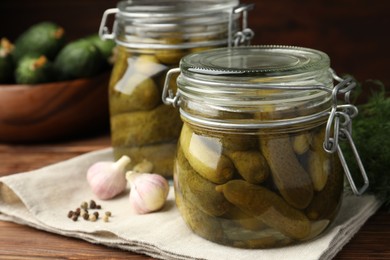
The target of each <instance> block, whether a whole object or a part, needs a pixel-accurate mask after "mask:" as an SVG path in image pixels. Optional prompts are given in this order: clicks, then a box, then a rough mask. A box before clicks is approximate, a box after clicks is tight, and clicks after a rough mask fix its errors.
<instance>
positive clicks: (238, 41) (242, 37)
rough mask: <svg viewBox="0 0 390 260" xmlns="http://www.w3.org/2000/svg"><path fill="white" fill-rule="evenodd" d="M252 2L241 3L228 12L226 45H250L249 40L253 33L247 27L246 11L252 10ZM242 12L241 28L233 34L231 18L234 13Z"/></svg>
mask: <svg viewBox="0 0 390 260" xmlns="http://www.w3.org/2000/svg"><path fill="white" fill-rule="evenodd" d="M253 7H254V4H245V5H244V4H242V5H239V6H237V7H235V8H233V11H232V12H231V13H230V17H229V35H228V47H232V45H233V46H246V45H250V41H251V40H252V38H253V37H254V35H255V33H254V32H253V30H252V29H250V28H249V27H248V11H250V10H252V9H253ZM240 13H242V25H241V27H242V30H241V31H238V32H236V33H235V34H234V35H233V33H232V32H233V18H234V15H236V14H240Z"/></svg>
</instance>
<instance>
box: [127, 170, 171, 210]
mask: <svg viewBox="0 0 390 260" xmlns="http://www.w3.org/2000/svg"><path fill="white" fill-rule="evenodd" d="M126 178H127V179H128V181H129V182H130V195H129V200H130V206H131V207H132V209H133V210H134V211H135V212H136V213H138V214H145V213H149V212H153V211H157V210H159V209H161V208H162V207H163V206H164V204H165V201H166V199H167V196H168V193H169V184H168V181H167V180H166V179H165V178H164V177H163V176H161V175H159V174H155V173H136V172H132V171H131V172H127V173H126Z"/></svg>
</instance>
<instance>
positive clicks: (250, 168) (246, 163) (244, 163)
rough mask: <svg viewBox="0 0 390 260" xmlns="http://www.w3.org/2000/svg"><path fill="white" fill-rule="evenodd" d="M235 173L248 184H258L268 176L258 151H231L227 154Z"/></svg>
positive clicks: (263, 159)
mask: <svg viewBox="0 0 390 260" xmlns="http://www.w3.org/2000/svg"><path fill="white" fill-rule="evenodd" d="M227 155H228V157H229V158H230V159H231V160H232V162H233V164H234V166H235V167H236V169H237V172H238V173H239V174H240V175H241V177H242V178H243V179H244V180H246V181H247V182H249V183H253V184H258V183H261V182H263V181H265V180H266V179H267V178H268V176H269V172H270V170H269V167H268V164H267V161H266V160H265V158H264V156H263V155H262V154H261V153H260V152H259V151H233V152H228V153H227Z"/></svg>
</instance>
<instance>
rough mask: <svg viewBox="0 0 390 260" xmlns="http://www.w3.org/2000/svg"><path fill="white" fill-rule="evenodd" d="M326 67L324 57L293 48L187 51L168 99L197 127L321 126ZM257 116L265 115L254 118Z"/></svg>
mask: <svg viewBox="0 0 390 260" xmlns="http://www.w3.org/2000/svg"><path fill="white" fill-rule="evenodd" d="M329 66H330V59H329V57H328V55H326V54H325V53H323V52H321V51H318V50H314V49H308V48H302V47H292V46H247V47H234V48H220V49H213V50H209V51H203V52H198V53H192V54H189V55H187V56H185V57H183V58H182V59H181V61H180V75H179V76H178V78H177V86H178V90H177V95H176V98H173V99H172V100H173V101H175V102H178V103H179V104H180V108H181V110H180V112H181V115H182V117H183V118H186V119H189V120H191V121H192V122H199V123H201V124H202V125H210V126H211V125H212V126H218V127H223V128H229V127H232V128H237V127H239V128H255V129H256V128H260V127H263V126H264V127H269V126H270V125H272V126H275V127H282V128H283V127H285V126H287V125H289V126H290V125H291V124H299V123H301V122H307V121H313V120H314V121H316V122H317V120H319V121H318V122H320V121H321V120H322V121H323V118H324V117H326V116H327V115H328V113H329V109H330V108H331V106H332V89H333V77H332V73H331V70H330V67H329ZM165 92H166V91H165ZM192 111H196V113H193V112H192ZM270 111H272V112H270ZM221 113H222V114H223V115H224V117H223V118H219V117H220V115H221ZM259 114H266V116H261V119H259V117H258V115H259ZM242 115H245V119H243V118H242ZM226 121H229V122H228V123H227V122H226ZM270 122H272V123H270Z"/></svg>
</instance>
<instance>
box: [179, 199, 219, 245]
mask: <svg viewBox="0 0 390 260" xmlns="http://www.w3.org/2000/svg"><path fill="white" fill-rule="evenodd" d="M175 199H176V205H177V207H178V209H179V211H180V213H181V215H182V217H183V219H184V221H185V222H186V224H187V226H188V227H189V228H190V229H191V230H192V231H194V233H196V234H198V235H199V236H201V237H203V238H205V239H208V240H211V241H215V242H218V243H222V244H223V243H225V238H224V233H223V229H222V227H221V223H220V222H219V221H218V219H217V218H215V217H212V216H210V215H207V214H205V213H204V212H202V211H201V210H199V209H198V208H197V207H196V206H195V205H193V204H192V203H190V202H189V201H187V200H185V199H184V198H183V197H182V196H181V194H179V193H176V196H175Z"/></svg>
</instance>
